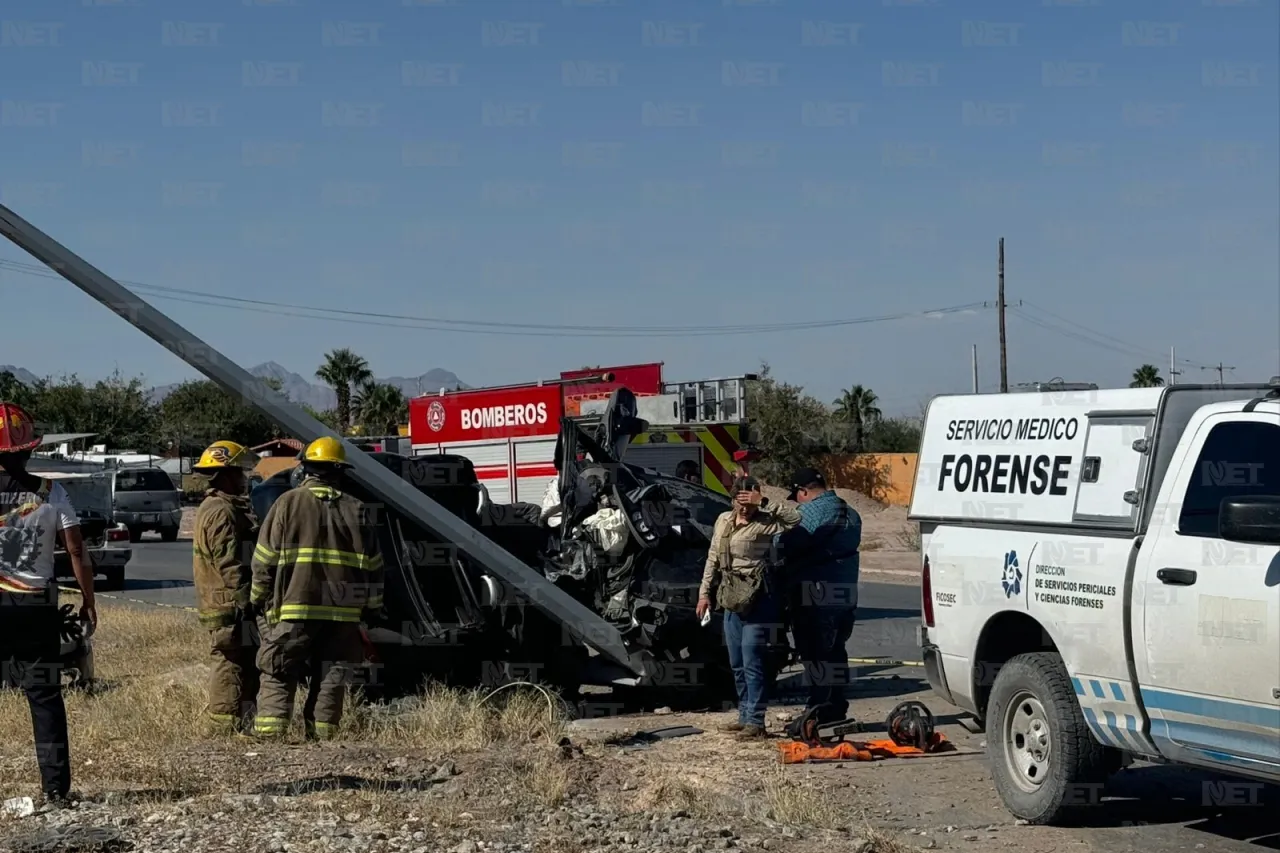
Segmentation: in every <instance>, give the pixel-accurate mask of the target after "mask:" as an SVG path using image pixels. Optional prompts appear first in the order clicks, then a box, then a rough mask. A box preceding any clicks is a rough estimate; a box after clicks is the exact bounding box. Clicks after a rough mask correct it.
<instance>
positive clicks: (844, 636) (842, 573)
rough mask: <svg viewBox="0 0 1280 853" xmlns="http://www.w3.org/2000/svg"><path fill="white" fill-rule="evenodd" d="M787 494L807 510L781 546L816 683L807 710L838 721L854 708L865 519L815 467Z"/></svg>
mask: <svg viewBox="0 0 1280 853" xmlns="http://www.w3.org/2000/svg"><path fill="white" fill-rule="evenodd" d="M788 497H789V498H790V499H791V500H793V501H795V502H796V503H798V504H799V505H800V516H801V521H800V524H799V526H797V527H795V528H792V529H791V530H789V531H787V532H786V533H783V534H781V535H780V536H779V544H780V545H781V549H782V558H783V560H784V561H785V565H786V574H787V577H788V579H789V580H790V581H791V584H792V587H791V607H792V612H791V633H792V636H793V638H794V639H795V644H796V652H797V654H798V655H799V657H800V660H801V662H802V663H803V664H804V670H805V681H806V682H807V683H808V685H809V698H808V701H807V702H806V704H805V710H806V711H811V710H813V709H814V708H818V707H819V706H825V707H823V708H822V710H820V711H819V712H818V721H819V722H820V723H827V722H834V721H836V720H842V719H844V718H845V717H846V716H847V714H848V710H849V698H848V694H847V688H848V685H849V653H848V651H846V644H847V643H848V642H849V638H850V636H852V634H853V622H854V614H855V612H856V610H857V607H858V548H859V546H860V545H861V544H862V517H861V516H859V515H858V512H857V510H855V509H854V508H853V507H851V506H849V504H848V503H846V502H845V501H843V500H842V499H841V498H840V496H839V495H837V494H836V493H835V492H834V491H832V490H831V489H829V488H827V481H826V478H824V477H823V476H822V472H820V471H818V470H816V469H814V468H801V469H800V470H799V471H796V472H795V474H794V475H793V476H792V478H791V493H790V494H789V495H788Z"/></svg>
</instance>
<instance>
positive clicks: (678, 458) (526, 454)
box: [409, 362, 757, 503]
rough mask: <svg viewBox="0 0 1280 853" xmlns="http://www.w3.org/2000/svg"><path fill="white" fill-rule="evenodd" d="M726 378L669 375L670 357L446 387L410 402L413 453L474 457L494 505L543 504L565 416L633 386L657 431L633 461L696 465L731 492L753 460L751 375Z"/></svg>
mask: <svg viewBox="0 0 1280 853" xmlns="http://www.w3.org/2000/svg"><path fill="white" fill-rule="evenodd" d="M755 378H757V377H756V375H755V374H744V375H742V376H737V377H732V378H727V379H700V380H696V381H683V382H667V381H664V379H663V377H662V362H652V363H648V364H632V365H622V366H619V367H592V368H583V369H581V370H570V371H565V372H563V373H561V374H560V376H559V377H558V378H556V379H549V380H540V381H537V382H529V383H523V384H519V385H503V386H497V387H490V388H473V389H467V390H460V391H445V390H442V391H440V392H439V393H438V394H427V395H424V396H421V397H415V398H413V399H412V400H410V401H409V444H410V448H411V450H410V452H411V453H412V455H423V454H431V453H452V454H457V455H460V456H465V457H467V458H468V459H470V460H471V461H472V463H473V464H474V465H475V469H476V475H477V476H478V477H479V479H480V481H481V482H482V483H483V484H484V486H485V488H486V489H487V490H488V492H489V497H490V499H491V500H492V501H494V502H495V503H515V502H517V501H524V502H529V503H538V502H539V501H541V499H542V495H543V492H544V491H545V490H546V488H547V484H548V483H549V482H550V481H551V480H552V479H554V478H555V476H556V469H555V464H554V462H555V449H556V438H557V436H558V435H559V433H560V419H561V418H565V417H567V418H573V419H576V420H580V421H583V422H590V421H592V420H597V419H598V418H599V417H600V415H601V414H602V413H603V411H604V407H605V405H606V404H607V403H608V400H609V397H610V395H612V394H613V392H614V391H615V390H616V389H618V388H624V387H625V388H628V389H630V391H631V392H632V393H633V394H635V395H636V399H637V402H638V404H639V415H640V417H642V418H644V419H645V420H646V421H648V422H649V427H650V428H649V430H648V431H647V432H645V433H643V434H641V435H640V436H638V437H637V438H635V439H634V440H633V441H632V443H631V445H630V447H629V448H628V449H627V453H626V461H627V462H628V463H629V464H632V465H639V466H642V467H645V468H652V469H655V470H657V471H660V472H662V473H664V474H672V475H673V474H675V472H676V467H677V466H678V465H679V464H680V463H681V462H685V461H690V462H693V463H695V464H696V465H697V467H698V469H699V471H700V474H701V477H702V483H703V485H705V486H706V487H708V488H710V489H714V490H715V491H717V492H720V493H721V494H728V490H729V486H730V485H731V484H732V482H733V474H734V471H735V470H736V469H737V467H738V465H739V464H740V463H741V462H742V461H743V460H746V459H750V457H751V453H750V447H749V433H748V429H747V412H746V383H747V382H749V381H751V380H753V379H755Z"/></svg>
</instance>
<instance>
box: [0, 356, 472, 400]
mask: <svg viewBox="0 0 1280 853" xmlns="http://www.w3.org/2000/svg"><path fill="white" fill-rule="evenodd" d="M4 371H9V372H10V373H12V374H13V375H14V377H15V378H16V379H18V380H19V381H20V382H24V383H26V384H28V385H30V384H31V383H33V382H35V381H37V380H38V379H39V378H40V377H38V376H36V374H34V373H32V372H31V371H30V370H27V369H26V368H22V367H14V366H12V365H7V364H0V372H4ZM249 372H250V373H251V374H253V375H254V376H259V377H262V378H263V379H267V378H273V379H279V380H280V390H281V391H283V392H284V393H285V394H287V395H288V396H289V399H290V400H293V401H294V402H295V403H301V404H303V405H305V406H310V407H311V408H313V409H315V410H316V411H320V412H323V411H325V410H326V409H332V408H333V407H334V406H336V405H337V404H338V397H337V395H336V394H334V393H333V389H332V388H330V387H329V386H328V385H325V384H323V383H320V382H311V381H309V380H308V379H306V378H305V377H303V376H302V375H301V374H298V373H294V372H292V371H290V370H288V369H287V368H285V367H284V366H282V365H280V364H277V363H276V362H274V361H267V362H263V363H262V364H259V365H256V366H254V367H251V368H249ZM376 381H378V382H384V383H386V384H388V385H394V386H396V387H397V388H399V389H400V390H401V391H403V392H404V395H405V396H406V397H416V396H418V395H419V394H434V393H436V392H437V391H439V390H440V389H441V388H448V389H454V388H469V387H470V386H469V385H467V384H465V383H464V382H462V380H460V379H458V377H457V375H456V374H454V373H453V372H452V371H449V370H443V369H441V368H434V369H432V370H428V371H427V372H426V373H423V374H421V375H419V376H389V377H387V378H385V379H384V378H378V379H377V380H376ZM179 384H181V383H177V382H174V383H170V384H168V385H158V386H156V387H154V388H152V389H151V392H150V394H151V399H152V400H153V401H155V402H159V401H160V400H163V399H164V398H165V397H166V396H168V394H169V392H170V391H172V390H173V389H174V388H177V387H178V385H179Z"/></svg>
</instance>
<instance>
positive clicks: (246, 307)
mask: <svg viewBox="0 0 1280 853" xmlns="http://www.w3.org/2000/svg"><path fill="white" fill-rule="evenodd" d="M0 270H8V271H9V272H14V273H17V274H19V275H30V276H35V277H39V278H54V279H61V278H62V276H60V275H58V274H57V273H55V272H53V271H52V270H50V269H49V268H48V267H45V266H37V265H34V264H24V263H20V262H18V261H11V260H8V259H3V258H0ZM119 281H120V283H121V284H123V285H127V286H129V287H132V288H134V289H136V290H139V291H142V292H143V294H144V295H147V296H152V297H154V298H157V299H170V300H173V301H176V302H187V303H190V304H194V305H205V306H210V307H216V308H231V309H236V310H242V311H253V312H254V313H259V314H262V313H265V314H276V315H280V316H286V317H298V318H303V319H312V320H330V321H336V322H347V323H356V324H360V325H372V326H383V327H390V328H401V329H422V330H431V331H444V332H462V333H471V334H487V335H493V334H502V335H514V336H532V337H563V336H565V335H574V336H577V337H608V338H616V337H687V336H691V335H698V336H708V335H713V336H721V335H748V334H750V335H758V334H771V333H777V332H796V331H807V330H814V329H829V328H840V327H845V326H855V325H864V324H868V323H883V322H890V321H893V320H905V319H911V318H927V317H936V316H944V315H949V314H960V313H967V312H972V311H976V310H980V309H983V308H985V307H986V304H985V303H983V302H970V303H967V304H964V305H953V306H948V307H944V308H935V309H928V310H923V311H904V312H899V313H896V314H883V315H879V316H873V317H854V318H846V319H839V320H813V321H804V322H794V323H762V324H754V325H719V326H716V325H698V326H600V325H594V324H592V325H589V326H582V325H567V324H564V325H561V324H539V323H501V322H496V321H482V320H453V319H447V318H441V317H415V316H411V315H403V314H391V313H384V312H377V311H357V310H352V309H339V308H323V307H317V306H311V305H300V304H296V303H288V302H277V301H273V300H264V299H248V298H245V297H237V296H226V295H224V294H219V293H210V292H208V291H200V290H191V289H187V288H178V287H167V286H164V285H155V284H146V283H144V282H137V281H127V280H123V279H121V280H119Z"/></svg>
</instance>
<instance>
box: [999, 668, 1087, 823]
mask: <svg viewBox="0 0 1280 853" xmlns="http://www.w3.org/2000/svg"><path fill="white" fill-rule="evenodd" d="M986 718H987V748H988V749H989V750H990V752H991V773H992V777H993V779H994V781H995V786H996V791H997V792H998V793H999V794H1000V799H1001V800H1003V801H1004V805H1005V807H1006V808H1007V809H1008V810H1009V811H1010V812H1011V813H1013V815H1014V816H1015V817H1017V818H1020V819H1022V820H1025V821H1027V822H1029V823H1032V824H1052V823H1059V822H1063V821H1065V820H1067V819H1069V818H1070V816H1071V815H1072V813H1073V812H1075V811H1076V810H1077V809H1079V808H1080V807H1083V806H1089V805H1094V804H1096V803H1097V792H1098V790H1099V787H1100V786H1101V784H1102V783H1103V782H1105V781H1106V778H1107V776H1108V775H1109V773H1108V762H1107V753H1108V752H1109V750H1108V749H1106V748H1105V747H1103V746H1102V745H1100V744H1099V743H1098V742H1097V741H1095V740H1094V739H1093V735H1092V734H1091V733H1090V732H1089V728H1088V726H1087V725H1086V724H1085V721H1084V714H1083V713H1082V712H1081V711H1080V703H1079V702H1078V701H1077V700H1076V695H1075V691H1074V690H1073V689H1072V688H1071V679H1070V677H1069V676H1068V675H1067V671H1066V668H1065V667H1064V666H1063V664H1062V658H1061V656H1059V655H1057V654H1054V653H1048V652H1037V653H1034V654H1025V655H1018V656H1017V657H1015V658H1013V659H1012V660H1010V661H1009V662H1008V663H1006V664H1005V665H1004V666H1003V667H1001V669H1000V674H999V675H998V676H997V677H996V682H995V685H994V686H993V688H992V690H991V701H990V702H989V704H988V708H987V714H986Z"/></svg>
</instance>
